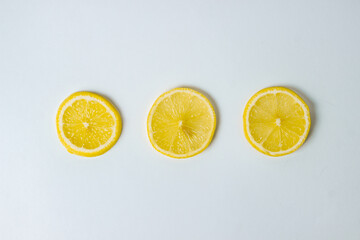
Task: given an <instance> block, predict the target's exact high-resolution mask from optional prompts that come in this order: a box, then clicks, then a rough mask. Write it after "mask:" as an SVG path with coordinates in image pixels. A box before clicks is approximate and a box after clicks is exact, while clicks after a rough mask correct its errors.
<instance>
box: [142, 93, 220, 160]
mask: <svg viewBox="0 0 360 240" xmlns="http://www.w3.org/2000/svg"><path fill="white" fill-rule="evenodd" d="M176 92H190V93H191V94H193V95H195V96H198V97H199V98H200V99H202V100H204V101H205V102H206V103H207V104H208V106H209V112H210V113H211V114H212V116H213V119H214V123H213V128H212V131H211V134H210V136H209V138H208V140H207V141H206V142H205V143H204V144H203V146H202V147H200V148H198V149H197V150H195V151H191V152H189V153H186V154H175V153H173V152H170V151H166V150H164V149H162V148H160V147H159V146H158V145H157V144H156V142H155V140H154V139H153V134H152V133H151V118H152V116H153V114H154V112H155V109H156V107H157V106H158V105H159V103H160V102H161V101H162V100H163V99H164V98H166V97H168V96H170V95H172V94H174V93H176ZM215 129H216V114H215V110H214V108H213V106H212V104H211V102H210V101H209V99H207V98H206V97H205V96H204V95H203V94H202V93H200V92H198V91H195V90H193V89H191V88H174V89H172V90H169V91H167V92H165V93H163V94H161V95H160V96H159V97H158V98H157V99H156V100H155V102H154V104H153V105H152V107H151V109H150V111H149V114H148V117H147V133H148V138H149V140H150V143H151V145H152V146H153V148H155V150H156V151H158V152H160V153H162V154H164V155H166V156H168V157H171V158H177V159H183V158H189V157H193V156H195V155H198V154H200V153H201V152H203V151H204V150H205V149H206V148H207V147H208V146H209V145H210V143H211V141H212V139H213V137H214V133H215Z"/></svg>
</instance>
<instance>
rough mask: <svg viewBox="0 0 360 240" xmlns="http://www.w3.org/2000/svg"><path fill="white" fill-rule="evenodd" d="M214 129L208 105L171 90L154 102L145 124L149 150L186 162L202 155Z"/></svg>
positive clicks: (184, 92) (187, 91)
mask: <svg viewBox="0 0 360 240" xmlns="http://www.w3.org/2000/svg"><path fill="white" fill-rule="evenodd" d="M215 128H216V115H215V111H214V109H213V107H212V105H211V103H210V101H209V100H208V99H207V98H206V97H205V96H204V95H202V94H201V93H199V92H197V91H194V90H192V89H189V88H175V89H173V90H170V91H168V92H166V93H164V94H162V95H161V96H160V97H159V98H158V99H156V101H155V103H154V104H153V106H152V108H151V110H150V112H149V116H148V120H147V130H148V136H149V139H150V142H151V144H152V145H153V147H154V148H155V149H156V150H157V151H159V152H160V153H163V154H165V155H167V156H169V157H173V158H187V157H192V156H194V155H196V154H199V153H200V152H202V151H204V150H205V149H206V148H207V146H208V145H209V144H210V142H211V140H212V138H213V135H214V132H215Z"/></svg>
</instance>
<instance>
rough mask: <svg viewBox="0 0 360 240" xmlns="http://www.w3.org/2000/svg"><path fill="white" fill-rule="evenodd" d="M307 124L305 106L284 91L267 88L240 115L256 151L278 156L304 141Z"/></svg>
mask: <svg viewBox="0 0 360 240" xmlns="http://www.w3.org/2000/svg"><path fill="white" fill-rule="evenodd" d="M310 125H311V120H310V111H309V107H308V106H307V105H306V103H305V102H304V101H303V100H302V99H301V98H300V97H299V96H298V95H297V94H296V93H295V92H293V91H291V90H290V89H287V88H284V87H270V88H265V89H263V90H261V91H259V92H257V93H256V94H255V95H254V96H252V97H251V98H250V100H249V101H248V103H247V104H246V107H245V111H244V132H245V136H246V138H247V140H248V141H249V142H250V144H251V145H252V146H253V147H254V148H256V149H257V150H258V151H260V152H262V153H264V154H266V155H269V156H282V155H286V154H289V153H292V152H294V151H295V150H297V149H298V148H299V147H300V146H301V145H302V144H303V143H304V141H305V139H306V137H307V135H308V133H309V130H310Z"/></svg>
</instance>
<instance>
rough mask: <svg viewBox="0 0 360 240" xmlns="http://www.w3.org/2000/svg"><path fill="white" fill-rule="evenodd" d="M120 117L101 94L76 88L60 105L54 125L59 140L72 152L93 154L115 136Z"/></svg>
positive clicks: (96, 154) (111, 142) (81, 154)
mask: <svg viewBox="0 0 360 240" xmlns="http://www.w3.org/2000/svg"><path fill="white" fill-rule="evenodd" d="M121 126H122V125H121V118H120V114H119V112H118V111H117V110H116V109H115V107H114V106H113V105H112V104H111V103H110V102H109V101H108V100H106V99H105V98H103V97H102V96H100V95H98V94H95V93H90V92H76V93H74V94H72V95H70V96H69V97H68V98H66V99H65V100H64V101H63V102H62V103H61V105H60V107H59V110H58V112H57V116H56V127H57V132H58V136H59V138H60V141H61V143H62V144H63V145H64V146H65V147H66V149H67V150H68V151H69V152H70V153H73V154H77V155H80V156H86V157H94V156H98V155H101V154H103V153H105V152H106V151H108V150H109V149H110V148H111V147H112V146H113V145H114V144H115V143H116V141H117V140H118V138H119V136H120V132H121Z"/></svg>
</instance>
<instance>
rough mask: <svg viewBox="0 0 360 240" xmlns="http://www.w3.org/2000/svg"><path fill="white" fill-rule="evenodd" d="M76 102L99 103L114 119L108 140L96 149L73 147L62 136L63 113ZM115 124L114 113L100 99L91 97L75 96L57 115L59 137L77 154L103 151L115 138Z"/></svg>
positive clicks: (63, 135)
mask: <svg viewBox="0 0 360 240" xmlns="http://www.w3.org/2000/svg"><path fill="white" fill-rule="evenodd" d="M78 100H86V101H96V102H98V103H100V104H101V105H102V106H104V107H105V109H106V111H107V112H108V113H109V114H110V115H111V117H112V118H113V119H114V122H115V124H114V126H113V127H112V134H111V136H110V138H109V139H108V140H107V141H106V143H104V144H102V145H100V146H99V147H97V148H94V149H87V148H83V147H78V146H76V145H74V144H73V143H71V141H70V140H69V139H68V138H67V137H66V136H65V134H64V131H63V125H64V123H63V116H64V112H65V110H66V109H67V108H68V107H69V106H71V105H72V104H73V103H74V102H75V101H78ZM117 124H118V123H117V121H116V116H115V114H114V112H113V111H112V110H111V109H110V108H109V107H108V106H107V104H106V103H105V102H104V101H101V100H100V99H97V98H95V97H91V96H81V95H80V96H76V97H74V98H72V99H70V100H69V101H68V102H66V103H65V104H64V106H63V107H62V109H61V111H60V114H59V130H60V135H61V137H62V139H63V140H64V142H65V143H66V144H67V145H68V146H69V147H70V148H71V149H73V150H75V151H78V152H83V153H95V152H99V151H101V150H103V149H104V148H106V147H107V146H108V145H109V144H110V143H111V142H112V141H113V140H114V138H115V136H116V128H117Z"/></svg>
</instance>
